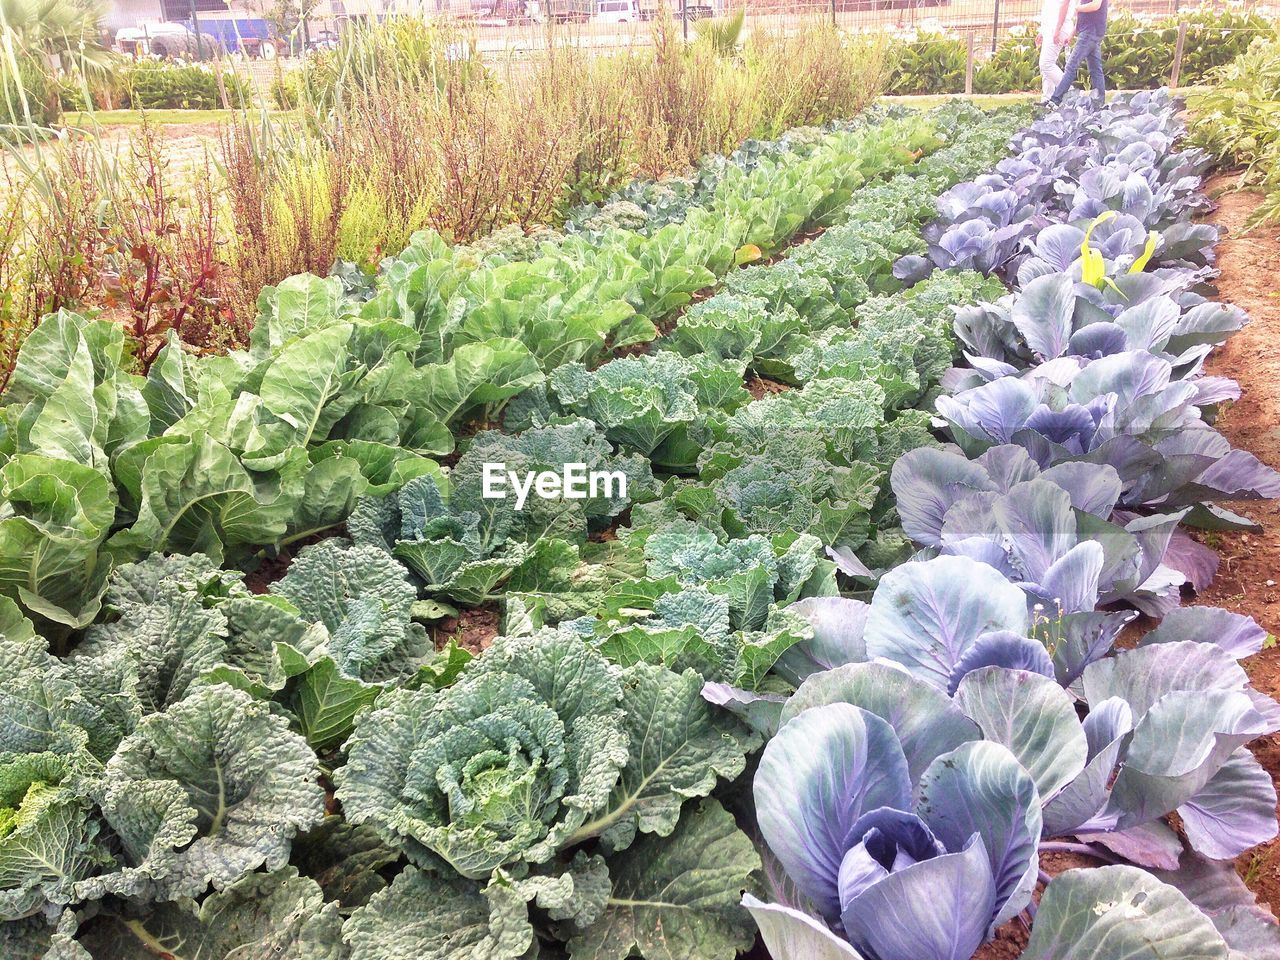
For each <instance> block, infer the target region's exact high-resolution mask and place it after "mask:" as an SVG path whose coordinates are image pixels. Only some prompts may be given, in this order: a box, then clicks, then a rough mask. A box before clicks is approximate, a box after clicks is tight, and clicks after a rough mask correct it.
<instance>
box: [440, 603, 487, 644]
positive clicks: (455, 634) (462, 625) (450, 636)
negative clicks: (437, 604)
mask: <svg viewBox="0 0 1280 960" xmlns="http://www.w3.org/2000/svg"><path fill="white" fill-rule="evenodd" d="M501 626H502V616H501V614H499V613H498V609H497V607H494V606H488V607H476V608H474V609H469V610H462V611H459V613H458V615H457V616H456V617H450V618H449V619H448V620H443V621H441V623H440V625H439V626H438V627H436V630H435V640H436V646H437V647H438V648H443V647H444V645H445V644H446V643H448V642H449V641H450V640H453V641H455V642H456V643H457V644H458V646H460V647H462V649H464V650H467V651H468V652H470V653H475V654H479V653H483V652H484V651H485V650H488V649H489V645H490V644H491V643H493V638H494V637H496V636H497V635H498V630H499V629H500V628H501Z"/></svg>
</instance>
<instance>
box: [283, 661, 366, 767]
mask: <svg viewBox="0 0 1280 960" xmlns="http://www.w3.org/2000/svg"><path fill="white" fill-rule="evenodd" d="M381 692H382V688H381V687H378V686H376V685H374V684H370V683H365V682H363V681H362V680H357V679H353V678H351V677H346V676H343V675H342V674H341V673H340V672H339V671H338V666H337V664H335V663H334V662H333V658H332V657H321V658H320V660H318V661H317V662H316V663H315V665H314V666H312V667H311V669H309V670H308V671H307V672H306V673H304V674H303V675H302V676H301V677H300V678H299V679H298V680H297V682H296V685H295V686H294V687H293V689H292V691H291V692H290V693H289V695H288V698H287V701H286V702H287V704H288V706H289V708H290V709H291V710H292V711H293V713H294V715H295V716H297V718H298V726H299V729H300V730H301V731H302V735H303V736H304V737H306V738H307V743H309V744H311V746H312V748H313V749H315V750H318V751H324V750H328V749H330V748H332V747H336V746H339V745H341V744H342V742H343V741H344V740H346V739H347V735H348V734H350V733H351V727H352V723H353V721H354V719H355V716H356V714H357V713H359V712H360V711H361V710H362V709H364V708H365V707H367V706H369V705H370V704H371V703H373V702H374V701H375V700H376V699H377V698H378V694H379V693H381Z"/></svg>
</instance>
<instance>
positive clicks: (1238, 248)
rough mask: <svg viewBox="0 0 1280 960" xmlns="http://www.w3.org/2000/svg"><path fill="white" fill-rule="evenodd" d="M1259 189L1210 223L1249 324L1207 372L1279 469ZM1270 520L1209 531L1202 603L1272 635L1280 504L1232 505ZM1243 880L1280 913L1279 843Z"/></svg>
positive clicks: (1242, 429) (1226, 184) (1267, 688)
mask: <svg viewBox="0 0 1280 960" xmlns="http://www.w3.org/2000/svg"><path fill="white" fill-rule="evenodd" d="M1233 186H1234V177H1228V176H1224V177H1218V178H1215V179H1214V180H1213V181H1211V182H1210V184H1209V192H1210V194H1211V195H1213V194H1215V193H1216V192H1217V191H1220V190H1223V189H1228V188H1230V187H1233ZM1260 199H1261V198H1260V197H1259V195H1257V194H1255V193H1225V194H1223V195H1222V196H1221V197H1220V199H1219V204H1220V205H1219V207H1218V209H1217V211H1215V213H1214V214H1213V216H1211V217H1210V218H1209V219H1210V222H1213V223H1217V224H1219V225H1220V226H1223V227H1225V228H1226V229H1227V230H1228V231H1229V234H1228V236H1227V238H1226V239H1225V240H1224V241H1223V242H1222V245H1221V246H1220V247H1219V249H1218V265H1219V267H1220V268H1221V270H1222V276H1221V277H1220V278H1219V280H1218V295H1219V299H1221V300H1224V301H1228V302H1230V303H1234V304H1236V305H1237V306H1239V307H1242V308H1243V309H1245V310H1247V311H1248V313H1249V316H1250V318H1251V322H1250V323H1249V325H1248V326H1246V327H1245V328H1244V329H1243V330H1242V331H1240V332H1239V333H1237V334H1236V335H1235V336H1234V337H1232V338H1231V339H1230V340H1229V341H1228V342H1227V344H1226V346H1224V347H1223V348H1222V349H1221V350H1219V351H1217V353H1216V354H1215V355H1214V356H1213V357H1212V358H1211V359H1210V361H1209V372H1210V373H1212V374H1217V375H1219V376H1227V377H1234V378H1235V379H1236V380H1237V381H1239V383H1240V387H1241V392H1242V395H1241V398H1240V399H1239V400H1238V401H1236V402H1235V403H1233V404H1232V405H1231V406H1230V407H1229V408H1228V409H1226V410H1225V411H1224V412H1223V414H1222V416H1221V417H1220V418H1219V420H1218V423H1217V426H1218V428H1219V429H1220V430H1221V431H1222V433H1223V434H1224V435H1225V436H1226V438H1227V439H1228V440H1230V441H1231V443H1232V445H1233V446H1236V447H1240V448H1242V449H1244V450H1247V451H1249V452H1250V453H1252V454H1253V455H1254V456H1256V457H1257V458H1258V459H1259V460H1261V461H1262V462H1263V463H1266V464H1268V465H1269V466H1271V467H1275V468H1276V469H1280V230H1277V229H1276V228H1270V229H1259V230H1254V231H1253V232H1252V233H1250V234H1248V235H1242V230H1243V224H1244V221H1245V219H1246V218H1247V217H1248V216H1249V213H1250V212H1251V211H1252V210H1253V209H1254V208H1255V207H1256V206H1257V205H1258V203H1259V201H1260ZM1230 506H1231V509H1232V510H1234V511H1235V512H1237V513H1240V514H1243V515H1245V516H1248V517H1250V518H1251V519H1253V520H1255V521H1257V522H1258V523H1259V524H1261V525H1262V528H1263V529H1262V532H1261V533H1238V534H1216V535H1207V536H1205V537H1204V539H1205V542H1206V543H1208V544H1209V545H1210V546H1213V547H1215V548H1216V549H1217V550H1218V551H1219V554H1220V555H1221V557H1222V563H1221V566H1220V567H1219V569H1218V576H1217V578H1216V579H1215V580H1214V582H1213V583H1212V584H1210V586H1209V588H1208V589H1207V590H1205V591H1203V592H1202V593H1200V594H1199V595H1198V596H1197V597H1196V598H1195V602H1196V603H1202V604H1209V605H1213V606H1219V607H1226V608H1228V609H1231V610H1235V611H1236V612H1238V613H1244V614H1248V615H1249V616H1251V617H1253V618H1254V619H1255V620H1257V621H1258V623H1259V624H1261V625H1262V626H1263V627H1264V628H1265V629H1266V630H1267V631H1268V632H1269V633H1271V634H1273V635H1280V588H1277V581H1280V503H1278V502H1276V501H1263V502H1258V503H1242V504H1233V505H1230ZM1244 667H1245V670H1246V671H1248V673H1249V677H1250V679H1251V680H1252V681H1253V684H1254V686H1255V687H1257V688H1258V689H1259V690H1262V691H1263V692H1264V693H1267V694H1268V695H1270V696H1272V697H1280V647H1275V646H1272V647H1269V648H1268V649H1265V650H1263V651H1262V652H1261V653H1260V654H1258V655H1257V656H1255V657H1252V658H1250V659H1249V660H1247V661H1245V663H1244ZM1251 749H1252V750H1253V752H1254V754H1255V755H1256V756H1257V757H1258V759H1259V761H1261V763H1262V765H1263V766H1264V767H1266V769H1267V770H1268V772H1270V774H1271V776H1272V778H1273V779H1277V780H1280V736H1270V737H1264V738H1262V739H1260V740H1258V741H1256V742H1254V743H1253V744H1251ZM1236 868H1237V870H1239V872H1240V874H1241V876H1243V877H1244V878H1245V880H1246V881H1247V882H1248V884H1249V887H1250V888H1251V889H1252V890H1253V891H1254V892H1255V893H1256V894H1258V896H1259V898H1260V899H1261V900H1263V901H1264V902H1265V903H1266V904H1268V905H1269V906H1270V908H1271V909H1272V911H1273V912H1277V913H1280V840H1273V841H1272V842H1271V843H1269V844H1266V845H1264V846H1262V847H1260V848H1259V849H1258V850H1256V851H1253V852H1250V853H1247V854H1245V855H1244V856H1242V857H1241V858H1240V859H1239V861H1237V863H1236Z"/></svg>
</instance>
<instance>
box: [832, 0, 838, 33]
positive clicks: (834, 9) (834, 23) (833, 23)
mask: <svg viewBox="0 0 1280 960" xmlns="http://www.w3.org/2000/svg"><path fill="white" fill-rule="evenodd" d="M831 25H832V26H833V27H835V26H839V24H838V23H837V21H836V0H831Z"/></svg>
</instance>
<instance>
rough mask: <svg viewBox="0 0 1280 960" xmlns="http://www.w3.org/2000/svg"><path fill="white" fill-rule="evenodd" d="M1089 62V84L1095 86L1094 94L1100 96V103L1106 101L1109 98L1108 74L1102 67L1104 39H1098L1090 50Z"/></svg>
mask: <svg viewBox="0 0 1280 960" xmlns="http://www.w3.org/2000/svg"><path fill="white" fill-rule="evenodd" d="M1088 62H1089V84H1090V85H1091V86H1092V87H1093V94H1094V96H1096V97H1097V98H1098V102H1099V103H1106V100H1107V75H1106V74H1105V73H1104V72H1103V69H1102V39H1101V38H1099V39H1098V43H1097V44H1096V45H1095V46H1094V48H1093V50H1092V51H1090V53H1089V56H1088Z"/></svg>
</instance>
